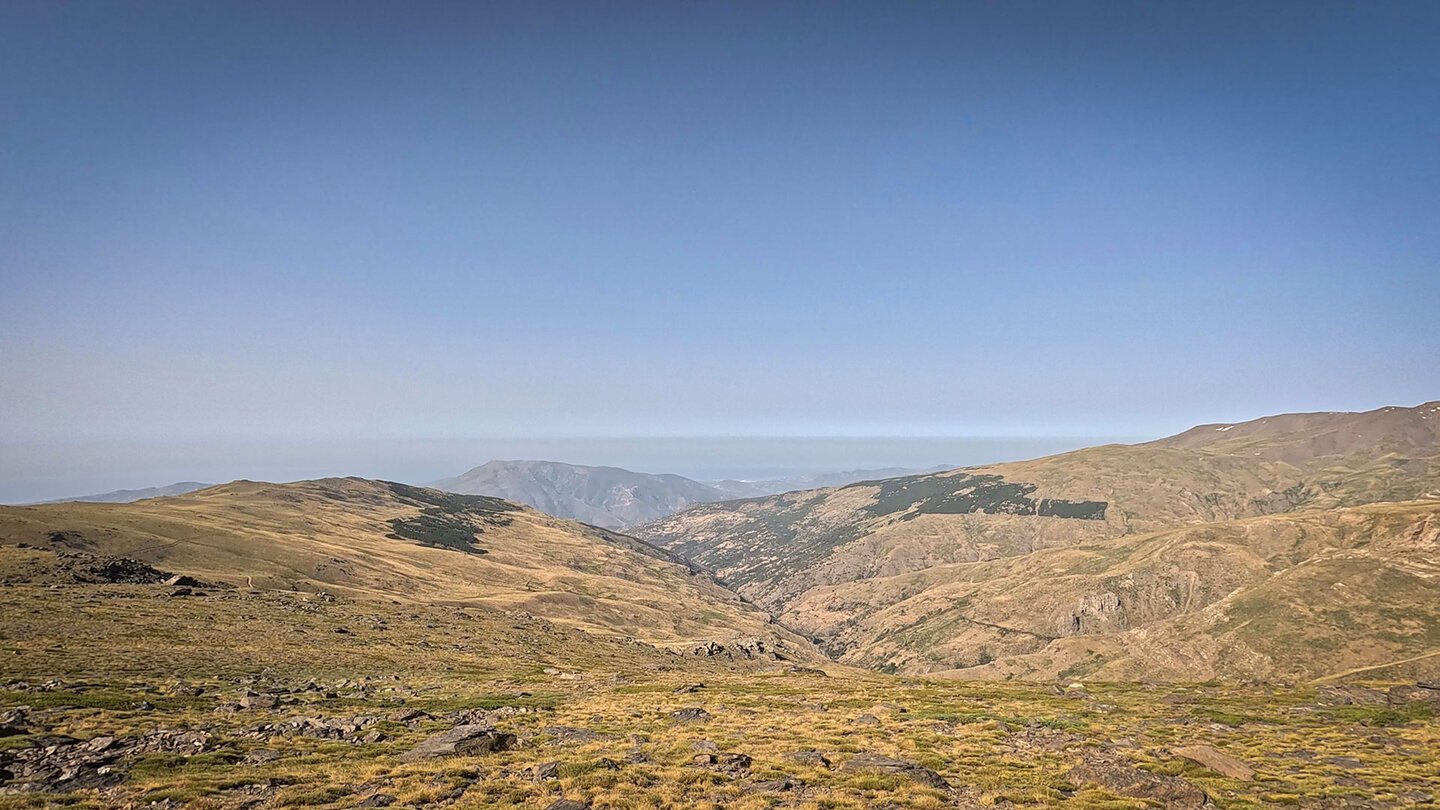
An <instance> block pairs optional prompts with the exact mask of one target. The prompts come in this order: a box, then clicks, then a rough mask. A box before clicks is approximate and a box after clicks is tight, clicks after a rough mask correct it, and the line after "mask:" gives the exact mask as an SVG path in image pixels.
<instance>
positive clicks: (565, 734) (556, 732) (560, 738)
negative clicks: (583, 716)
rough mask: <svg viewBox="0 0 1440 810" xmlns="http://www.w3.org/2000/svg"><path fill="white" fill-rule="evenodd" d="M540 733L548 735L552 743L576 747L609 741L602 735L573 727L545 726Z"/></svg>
mask: <svg viewBox="0 0 1440 810" xmlns="http://www.w3.org/2000/svg"><path fill="white" fill-rule="evenodd" d="M540 733H542V734H547V735H549V736H550V737H551V738H552V741H553V742H557V743H574V744H578V745H583V744H585V743H592V742H599V741H600V740H608V739H610V738H609V737H607V736H605V735H604V734H597V733H596V732H593V731H591V730H590V729H588V728H575V727H574V726H546V727H545V728H542V729H540Z"/></svg>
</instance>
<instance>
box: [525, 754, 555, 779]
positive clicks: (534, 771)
mask: <svg viewBox="0 0 1440 810" xmlns="http://www.w3.org/2000/svg"><path fill="white" fill-rule="evenodd" d="M530 775H531V776H532V777H533V778H534V779H535V781H536V782H544V781H545V780H547V779H559V778H560V760H558V759H557V760H554V761H551V762H542V763H540V764H539V765H536V766H535V767H534V768H531V769H530Z"/></svg>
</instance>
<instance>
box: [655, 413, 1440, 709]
mask: <svg viewBox="0 0 1440 810" xmlns="http://www.w3.org/2000/svg"><path fill="white" fill-rule="evenodd" d="M1437 513H1440V404H1437V403H1428V404H1425V405H1421V406H1418V407H1415V408H1384V409H1381V410H1377V411H1373V412H1369V413H1362V414H1348V413H1347V414H1340V413H1321V414H1292V415H1285V416H1279V417H1271V418H1266V419H1260V420H1256V421H1253V422H1246V423H1242V424H1235V425H1203V426H1200V427H1197V428H1195V429H1193V430H1190V431H1187V432H1186V433H1183V434H1180V435H1178V436H1175V437H1172V438H1169V439H1162V440H1159V441H1155V442H1150V443H1147V444H1137V445H1107V446H1103V447H1094V448H1089V449H1085V450H1079V451H1075V452H1072V453H1065V454H1061V455H1058V456H1050V457H1047V458H1041V459H1036V460H1033V461H1022V462H1015V463H1011V464H998V465H992V466H986V467H974V468H967V469H961V470H953V471H949V472H943V473H937V474H933V475H921V476H910V477H905V478H895V479H886V480H882V481H873V482H861V483H857V484H852V485H850V486H846V487H840V488H837V489H822V490H815V491H810V492H796V493H787V494H784V495H777V496H771V497H768V498H758V499H749V500H740V501H729V502H725V503H719V504H707V505H701V506H695V507H692V508H690V509H687V510H685V511H682V512H679V513H677V514H675V515H673V516H671V517H669V518H666V519H663V520H660V521H656V522H654V523H651V524H648V525H646V526H641V527H638V528H637V529H635V534H636V535H637V536H638V537H641V538H643V539H645V540H648V541H650V542H652V543H655V544H656V545H659V546H663V547H665V548H668V549H670V550H672V551H674V552H675V553H677V554H679V555H681V556H683V557H686V558H687V559H690V560H693V561H695V562H696V563H698V564H700V565H703V566H706V567H707V568H709V569H711V570H713V571H714V572H715V573H716V574H717V575H718V576H719V577H720V579H721V580H722V581H723V582H725V583H726V584H727V585H729V586H730V587H732V588H734V589H735V590H736V591H737V592H738V593H740V594H741V595H743V596H745V597H746V598H747V599H749V600H751V601H753V602H754V603H756V604H757V605H759V606H761V607H763V608H765V609H766V610H768V611H770V612H771V613H773V614H774V615H775V616H776V617H777V618H778V619H779V621H780V622H781V623H783V624H785V625H786V626H787V627H791V628H793V629H795V630H798V631H800V632H802V633H805V634H806V635H809V636H811V637H813V638H814V639H815V640H816V642H817V643H819V644H821V645H822V646H823V647H824V648H825V649H826V650H828V651H829V652H830V653H831V654H832V655H834V656H835V657H836V658H837V659H838V660H840V661H843V662H846V663H852V664H856V665H859V666H864V667H868V668H874V669H881V670H884V671H893V672H903V673H911V674H921V673H931V674H945V675H951V676H957V677H973V678H986V679H989V678H997V677H998V678H1004V677H1024V678H1044V679H1051V678H1057V677H1058V678H1070V677H1079V676H1085V677H1098V678H1105V679H1134V678H1141V677H1146V678H1158V679H1164V680H1171V681H1199V680H1209V679H1212V678H1228V679H1265V680H1290V681H1297V680H1309V679H1314V678H1321V677H1327V676H1332V675H1337V674H1341V673H1345V672H1350V671H1353V670H1367V671H1371V672H1373V673H1375V674H1377V675H1378V674H1386V672H1387V670H1389V669H1390V668H1391V667H1393V668H1394V671H1393V672H1389V674H1393V675H1397V676H1398V675H1404V676H1408V677H1417V676H1418V677H1433V676H1434V675H1436V674H1437V673H1440V655H1435V653H1437V652H1440V567H1437V565H1436V559H1437V555H1436V551H1437V543H1440V520H1437Z"/></svg>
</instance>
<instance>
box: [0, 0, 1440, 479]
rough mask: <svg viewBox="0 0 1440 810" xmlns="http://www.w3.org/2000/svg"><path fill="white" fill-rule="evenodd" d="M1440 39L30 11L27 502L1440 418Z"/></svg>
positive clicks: (16, 447) (715, 18)
mask: <svg viewBox="0 0 1440 810" xmlns="http://www.w3.org/2000/svg"><path fill="white" fill-rule="evenodd" d="M1437 41H1440V4H1434V3H1428V4H1427V3H1405V2H1398V3H1381V4H1360V3H1339V2H1324V1H1323V0H1322V1H1321V2H1306V3H1299V2H1276V3H1262V4H1256V3H1238V2H1216V3H1203V4H1201V3H1195V4H1178V3H1136V2H1120V1H1119V0H1116V1H1115V2H1097V3H1085V4H1072V3H1042V2H1014V3H1003V4H995V3H971V2H916V3H906V4H902V5H894V4H868V5H867V4H849V3H847V4H835V5H830V6H810V5H797V4H784V3H748V2H739V3H733V4H644V3H625V2H622V3H613V4H566V3H549V2H543V0H542V1H541V2H524V3H512V2H503V1H502V2H495V3H483V4H473V3H447V2H439V3H433V4H423V5H420V6H408V5H406V6H401V5H397V4H393V3H383V2H368V1H367V0H358V1H357V2H346V3H331V2H307V3H302V4H295V3H281V2H266V1H265V0H258V1H257V2H244V3H234V2H205V3H189V4H128V3H103V2H48V1H47V2H33V1H31V0H13V1H12V2H6V3H3V4H0V46H3V47H0V109H3V110H4V119H5V124H6V125H5V126H4V127H3V128H0V145H3V148H0V289H3V294H0V481H3V483H0V499H3V500H16V499H32V498H41V497H45V496H51V495H53V496H55V497H65V496H69V495H75V494H84V493H86V492H93V491H97V490H100V489H115V488H121V487H123V488H134V487H143V486H153V485H158V484H167V483H170V482H172V481H175V480H182V479H198V480H206V479H212V478H232V477H236V476H245V477H255V478H298V477H310V476H313V475H320V474H338V475H344V474H354V475H381V476H386V477H392V478H402V479H404V478H410V479H423V478H424V477H425V476H430V477H440V476H443V475H448V474H454V473H455V472H458V471H460V470H461V469H464V468H465V467H466V466H470V465H473V464H478V463H481V462H483V461H485V460H487V459H488V458H490V457H495V456H526V457H536V456H539V457H546V456H549V457H555V456H560V458H559V460H567V461H575V462H582V463H583V462H596V463H612V464H616V465H618V466H625V467H631V468H638V469H640V470H643V471H674V472H679V473H682V474H687V473H697V472H703V470H705V469H712V468H713V469H715V470H731V471H735V472H744V471H746V470H764V469H802V468H804V469H817V468H819V469H832V468H836V467H848V466H864V467H872V466H890V465H892V464H895V463H899V464H903V465H905V466H912V465H924V466H928V465H930V464H936V463H942V462H943V463H956V464H962V463H967V462H970V461H971V458H970V457H971V456H974V457H982V456H984V457H985V458H982V459H981V460H998V459H992V458H989V457H988V456H989V455H993V454H994V453H998V452H1000V451H999V450H995V449H994V448H995V447H998V445H995V446H994V447H991V448H990V449H984V448H985V447H986V445H985V442H993V441H994V440H995V439H996V438H997V437H998V438H1002V439H1003V438H1005V437H1012V438H1011V439H1009V441H1011V442H1012V443H1013V442H1020V444H1012V449H1013V448H1015V447H1024V446H1028V445H1025V444H1024V442H1042V443H1043V442H1047V441H1051V440H1050V439H1046V438H1045V437H1124V438H1156V437H1159V436H1163V435H1167V434H1172V433H1175V432H1178V431H1181V430H1184V429H1186V428H1188V427H1190V426H1191V425H1194V424H1197V423H1203V422H1218V421H1240V420H1244V419H1251V418H1255V417H1259V416H1264V415H1267V414H1274V413H1284V412H1294V411H1313V410H1367V409H1371V408H1375V407H1380V406H1383V405H1407V404H1415V403H1418V402H1422V401H1426V400H1431V399H1435V398H1436V397H1437V396H1440V363H1437V362H1436V358H1437V357H1440V329H1437V328H1436V325H1435V311H1436V303H1437V302H1440V269H1437V267H1436V257H1437V256H1440V226H1437V223H1440V217H1437V215H1436V213H1437V211H1440V150H1437V149H1436V143H1437V142H1440V59H1436V58H1435V43H1436V42H1437ZM447 436H450V437H472V438H463V439H455V440H449V441H451V442H452V443H453V442H461V443H463V442H471V443H472V445H471V449H472V450H473V451H474V452H471V453H467V454H464V455H466V456H467V457H466V458H465V459H464V461H463V462H462V461H461V460H460V456H459V454H457V455H454V456H451V455H447V454H445V453H431V454H430V455H428V456H427V455H425V453H424V452H422V449H423V447H426V446H429V445H427V443H435V442H438V443H440V444H444V443H445V441H446V440H442V439H435V438H427V437H447ZM485 436H491V437H526V436H529V437H547V436H548V437H557V436H605V437H642V438H641V440H640V441H641V443H642V444H643V443H644V442H658V441H662V440H661V439H658V438H655V437H665V436H711V437H716V436H722V437H723V436H749V437H765V436H782V437H786V436H791V437H793V436H839V437H874V436H902V437H903V436H908V437H915V436H921V437H924V436H942V437H943V436H948V437H967V436H968V437H975V441H979V442H980V444H978V445H974V444H972V445H965V444H964V441H968V440H961V439H955V441H959V442H961V444H959V445H957V447H960V448H961V450H959V451H957V452H955V453H949V452H934V453H929V452H920V450H921V449H923V448H916V447H913V446H910V445H903V443H902V445H903V447H902V446H898V445H892V446H887V445H884V444H883V443H882V444H875V445H872V446H869V447H866V448H861V447H850V448H849V449H845V450H843V451H842V450H841V449H836V448H843V447H845V445H844V443H843V442H841V443H840V444H838V445H830V448H831V449H829V450H825V451H824V452H821V451H820V450H813V451H812V450H804V449H803V446H802V445H803V443H802V445H793V446H790V447H791V450H789V451H787V452H788V455H786V454H784V453H771V452H770V450H771V449H783V447H776V446H775V443H774V442H771V441H768V440H761V439H756V440H754V441H753V443H752V445H750V447H751V450H750V451H749V455H746V454H744V453H740V454H739V455H738V456H737V457H735V458H731V457H730V456H728V455H726V453H728V452H729V451H725V452H723V453H722V452H719V451H716V453H715V454H711V455H706V454H703V453H701V454H695V453H691V454H688V455H687V454H686V453H683V452H677V451H673V450H663V451H662V450H660V449H657V448H659V447H661V445H659V444H653V443H652V444H649V445H646V447H648V448H649V449H644V448H640V449H633V450H630V451H621V450H617V449H615V448H611V449H610V450H609V451H607V452H605V453H601V452H592V450H594V448H592V447H577V448H575V450H576V452H573V453H551V452H541V451H542V450H544V449H545V447H546V445H545V444H544V443H543V442H540V443H539V444H538V445H533V447H538V449H534V450H532V449H528V448H530V447H531V446H530V445H524V444H523V443H522V444H521V445H518V448H519V449H516V450H512V451H507V452H505V453H503V454H502V453H492V452H485V451H484V446H483V441H482V440H480V439H475V438H473V437H485ZM987 437H989V438H987ZM1015 437H1018V438H1015ZM347 442H348V443H354V444H358V445H361V446H363V449H358V450H357V449H344V448H343V445H344V444H345V443H347ZM476 442H480V444H473V443H476ZM187 444H188V445H191V446H192V449H191V450H188V451H187V450H185V446H186V445H187ZM1060 444H1063V442H1062V443H1060ZM740 446H743V443H742V444H741V445H735V447H740ZM787 446H789V445H787ZM1036 446H1038V445H1036ZM1045 446H1046V447H1058V446H1059V445H1058V444H1055V443H1053V442H1052V444H1049V445H1045ZM966 448H969V449H966ZM975 448H981V449H979V450H977V449H975ZM762 451H763V452H762ZM992 451H993V452H992ZM303 453H310V454H311V455H312V457H308V458H307V457H304V456H303ZM806 453H812V455H806ZM1023 454H1024V453H1023V452H1022V453H1018V455H1023ZM1002 455H1017V453H1014V452H1011V451H1010V450H1006V451H1004V452H1003V453H1002ZM741 456H743V457H741Z"/></svg>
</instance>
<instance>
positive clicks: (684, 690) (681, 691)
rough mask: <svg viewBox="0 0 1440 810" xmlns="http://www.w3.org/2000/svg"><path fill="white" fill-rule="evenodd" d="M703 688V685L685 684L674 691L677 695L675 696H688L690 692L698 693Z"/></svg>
mask: <svg viewBox="0 0 1440 810" xmlns="http://www.w3.org/2000/svg"><path fill="white" fill-rule="evenodd" d="M704 688H705V684H703V683H687V684H685V685H684V686H681V687H679V688H678V689H676V690H675V694H677V695H688V694H690V693H691V692H698V691H700V690H701V689H704Z"/></svg>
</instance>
